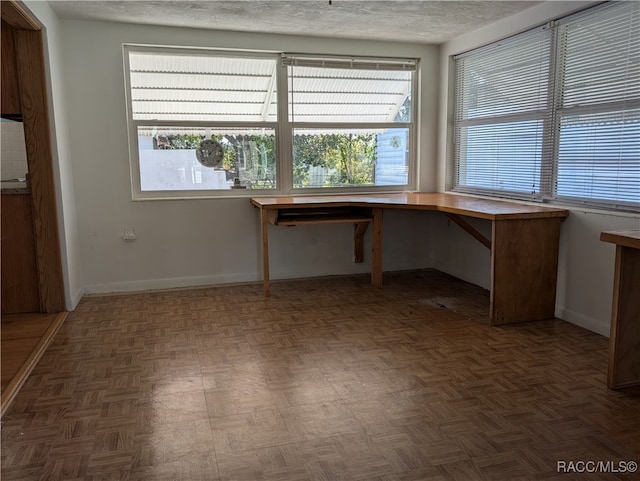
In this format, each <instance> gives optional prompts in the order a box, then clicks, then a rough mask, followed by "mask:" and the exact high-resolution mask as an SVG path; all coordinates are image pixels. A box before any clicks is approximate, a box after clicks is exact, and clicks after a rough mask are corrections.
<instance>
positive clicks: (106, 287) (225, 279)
mask: <svg viewBox="0 0 640 481" xmlns="http://www.w3.org/2000/svg"><path fill="white" fill-rule="evenodd" d="M259 280H260V279H258V278H257V277H256V275H255V273H249V274H226V275H211V276H194V277H168V278H164V279H144V280H139V281H124V282H109V283H104V284H92V285H88V286H85V293H86V294H107V293H115V292H138V291H152V290H158V289H177V288H182V287H202V286H212V285H222V284H238V283H243V282H257V281H259Z"/></svg>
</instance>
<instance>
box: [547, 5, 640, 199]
mask: <svg viewBox="0 0 640 481" xmlns="http://www.w3.org/2000/svg"><path fill="white" fill-rule="evenodd" d="M558 33H559V49H558V64H559V66H560V68H559V74H560V76H559V78H560V79H561V82H560V85H559V92H558V104H557V120H556V122H557V123H556V129H557V138H558V147H557V148H558V152H557V177H556V193H555V197H556V198H558V199H563V200H567V201H573V202H576V201H577V202H583V203H588V204H603V205H613V206H625V205H627V204H628V205H630V206H633V205H635V206H636V207H640V3H638V2H620V3H610V4H607V5H605V6H604V7H603V8H599V9H595V10H592V11H589V12H587V13H586V14H582V15H578V16H574V17H570V18H568V19H566V21H563V22H560V25H559V32H558Z"/></svg>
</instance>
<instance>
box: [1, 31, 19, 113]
mask: <svg viewBox="0 0 640 481" xmlns="http://www.w3.org/2000/svg"><path fill="white" fill-rule="evenodd" d="M1 33H2V39H1V42H2V43H0V50H1V52H2V53H1V55H0V57H1V59H2V84H1V85H2V89H0V94H1V95H2V103H1V106H0V110H1V112H0V113H2V116H3V117H7V118H13V119H18V118H21V116H22V107H21V104H20V90H19V88H18V72H17V67H16V54H15V42H14V37H13V28H12V27H11V25H9V24H8V23H7V22H5V21H4V20H2V30H1Z"/></svg>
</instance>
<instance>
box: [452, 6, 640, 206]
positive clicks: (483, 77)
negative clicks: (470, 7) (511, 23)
mask: <svg viewBox="0 0 640 481" xmlns="http://www.w3.org/2000/svg"><path fill="white" fill-rule="evenodd" d="M639 31H640V3H638V2H623V3H616V2H611V3H607V4H604V5H602V6H598V7H595V8H592V9H590V10H587V11H585V12H581V13H580V14H576V15H572V16H570V17H567V18H564V19H561V20H559V21H557V22H554V23H552V24H550V25H549V26H546V27H542V28H537V29H534V30H532V31H529V32H526V33H524V34H521V35H518V36H516V37H512V38H509V39H505V40H503V41H501V42H497V43H496V44H493V45H489V46H486V47H483V48H480V49H477V50H474V51H471V52H467V53H465V54H462V55H459V56H457V57H456V58H455V62H456V110H455V126H454V139H455V150H454V152H455V179H454V190H456V191H462V192H474V193H483V194H489V195H499V196H505V197H510V198H525V199H531V200H546V201H553V200H558V201H562V202H565V203H566V202H569V203H579V204H584V205H593V206H604V207H612V208H620V209H627V210H629V209H630V210H640V63H639V59H640V34H638V32H639Z"/></svg>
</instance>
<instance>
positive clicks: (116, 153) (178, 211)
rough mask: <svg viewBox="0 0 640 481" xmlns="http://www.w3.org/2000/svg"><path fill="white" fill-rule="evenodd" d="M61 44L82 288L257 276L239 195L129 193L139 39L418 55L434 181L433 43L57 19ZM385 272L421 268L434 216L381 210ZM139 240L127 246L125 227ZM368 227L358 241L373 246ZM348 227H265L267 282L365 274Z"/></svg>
mask: <svg viewBox="0 0 640 481" xmlns="http://www.w3.org/2000/svg"><path fill="white" fill-rule="evenodd" d="M60 23H61V25H62V27H63V29H62V31H61V36H62V50H63V51H64V56H63V59H64V64H63V66H62V67H63V68H64V75H65V86H66V94H67V96H66V97H67V110H68V117H69V135H70V139H71V144H70V146H71V148H70V155H71V158H72V166H73V173H74V181H75V191H76V200H77V212H78V227H79V232H80V239H81V243H80V246H79V247H80V252H81V256H82V264H83V273H84V281H85V288H86V290H87V292H110V291H121V290H140V289H150V288H162V287H175V286H188V285H198V284H210V283H227V282H240V281H255V280H259V279H260V278H261V270H260V269H261V261H260V248H261V244H260V235H259V223H258V211H257V209H256V208H254V207H252V206H251V204H250V203H249V199H248V198H239V199H198V200H162V201H136V202H133V201H132V200H131V181H130V178H129V177H130V175H129V155H128V148H127V126H126V112H125V90H124V71H123V58H122V44H123V43H125V42H127V43H143V44H162V45H179V46H203V47H219V48H239V49H262V50H265V49H268V50H273V51H294V52H307V53H326V54H331V53H335V54H346V53H350V54H354V55H377V56H402V57H418V58H420V59H421V81H420V86H421V90H422V102H421V105H420V106H419V107H420V110H419V115H420V117H421V122H422V129H421V136H420V152H421V158H423V159H428V160H429V161H428V162H424V163H423V165H422V166H421V169H420V172H419V179H420V184H419V185H420V188H421V189H423V190H433V189H434V188H435V172H436V171H435V164H434V163H433V162H432V160H431V159H433V158H434V156H435V152H436V150H435V133H436V120H437V80H438V78H437V65H438V49H437V47H434V46H424V45H412V44H402V43H386V42H371V41H347V40H337V39H318V38H306V37H298V36H296V37H293V36H281V35H266V34H238V33H233V32H220V31H204V30H197V29H182V28H162V27H154V26H143V25H130V24H117V23H105V22H86V21H75V20H73V21H72V20H62V21H61V22H60ZM386 220H387V222H386V225H385V237H386V239H385V255H384V261H385V264H384V269H385V270H398V269H409V268H422V267H429V266H430V265H431V264H432V260H431V255H432V254H431V252H432V250H431V249H429V242H430V241H429V236H430V234H429V232H430V229H429V225H430V223H431V222H432V221H433V216H432V215H430V214H423V215H421V216H419V217H417V216H416V215H412V214H411V213H402V212H389V213H388V214H386ZM125 227H126V228H134V229H135V233H136V236H137V240H136V241H134V242H130V243H126V242H124V241H123V239H122V234H123V230H124V228H125ZM369 234H370V233H368V234H367V237H366V245H365V249H368V248H369V246H370V243H369V242H370V236H369ZM352 239H353V234H352V227H351V226H350V225H332V226H304V227H296V228H274V227H271V236H270V247H271V267H272V270H271V274H272V278H274V279H277V278H292V277H304V276H319V275H331V274H348V273H357V272H369V270H370V256H368V255H365V263H364V264H354V263H353V262H352V256H353V245H352Z"/></svg>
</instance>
